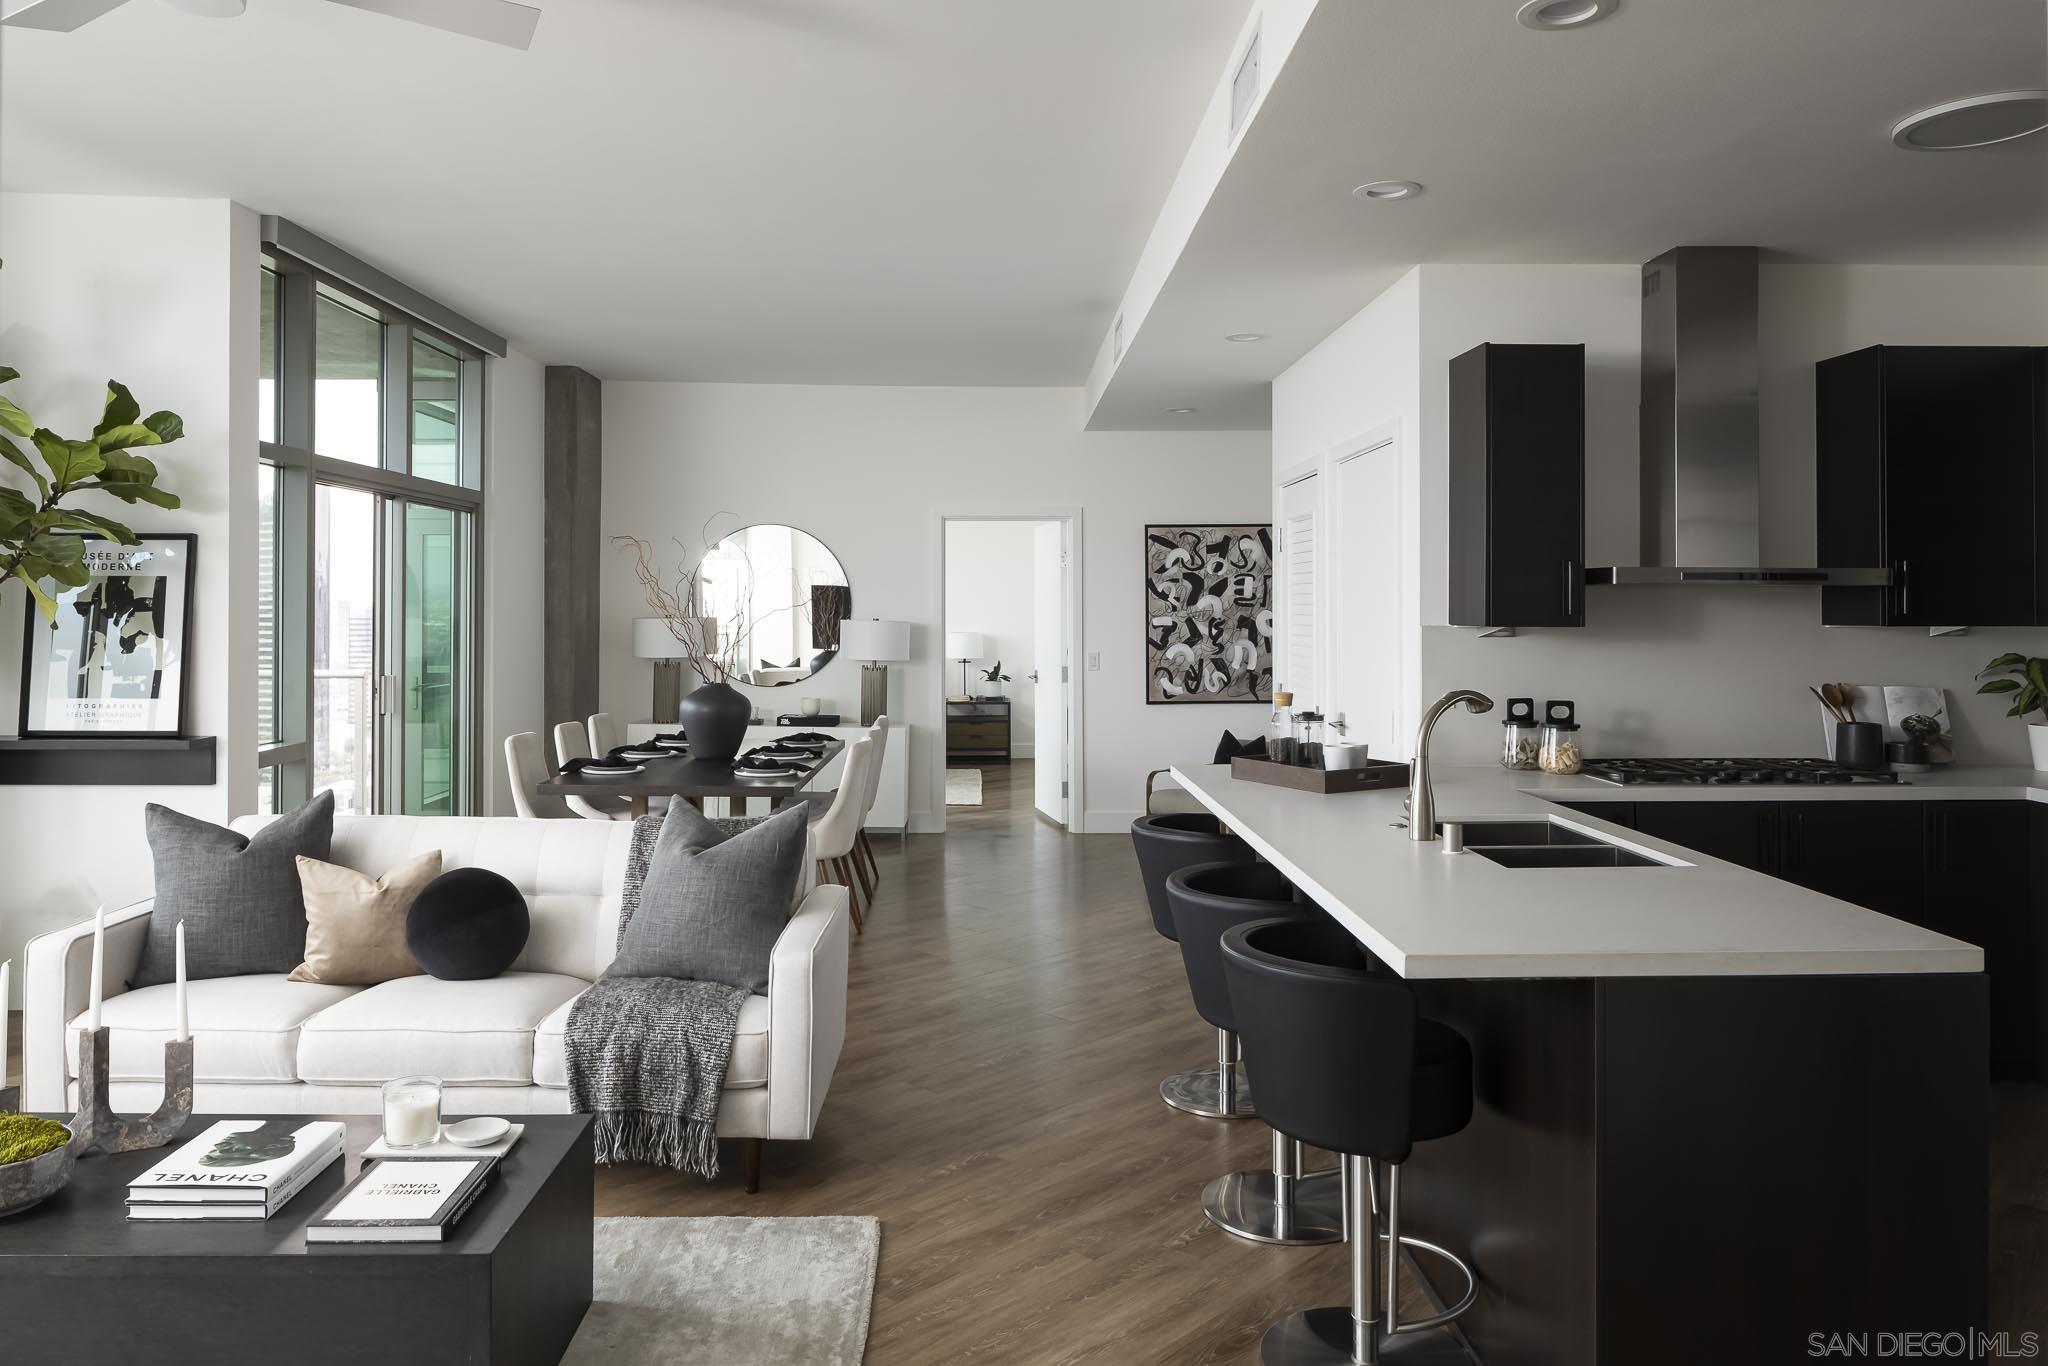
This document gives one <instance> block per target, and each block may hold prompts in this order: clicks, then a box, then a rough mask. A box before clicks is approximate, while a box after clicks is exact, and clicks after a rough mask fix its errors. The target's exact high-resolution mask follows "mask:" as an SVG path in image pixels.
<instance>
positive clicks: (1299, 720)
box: [1294, 711, 1323, 768]
mask: <svg viewBox="0 0 2048 1366" xmlns="http://www.w3.org/2000/svg"><path fill="white" fill-rule="evenodd" d="M1294 762H1295V763H1297V764H1300V765H1301V766H1302V767H1303V768H1321V767H1322V766H1323V714H1322V713H1321V712H1319V711H1304V712H1298V713H1296V715H1295V718H1294Z"/></svg>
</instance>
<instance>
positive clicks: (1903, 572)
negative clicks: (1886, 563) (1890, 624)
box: [1899, 560, 1913, 617]
mask: <svg viewBox="0 0 2048 1366" xmlns="http://www.w3.org/2000/svg"><path fill="white" fill-rule="evenodd" d="M1911 568H1912V565H1910V564H1908V563H1907V562H1906V561H1904V560H1900V561H1899V615H1900V616H1902V617H1910V616H1912V615H1913V581H1912V578H1911V577H1910V576H1909V575H1908V573H1907V571H1908V570H1910V569H1911Z"/></svg>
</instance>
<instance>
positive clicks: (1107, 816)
mask: <svg viewBox="0 0 2048 1366" xmlns="http://www.w3.org/2000/svg"><path fill="white" fill-rule="evenodd" d="M1144 814H1145V813H1144V812H1142V811H1090V812H1087V813H1086V814H1084V815H1083V816H1082V818H1081V833H1082V834H1084V835H1121V834H1124V833H1125V832H1126V831H1128V830H1129V829H1130V828H1131V822H1132V821H1134V820H1136V819H1138V817H1140V816H1142V815H1144Z"/></svg>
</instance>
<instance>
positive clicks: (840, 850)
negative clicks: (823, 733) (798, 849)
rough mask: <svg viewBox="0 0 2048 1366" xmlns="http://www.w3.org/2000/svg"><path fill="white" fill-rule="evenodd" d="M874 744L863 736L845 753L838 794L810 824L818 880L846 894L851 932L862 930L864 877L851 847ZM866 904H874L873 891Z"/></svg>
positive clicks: (864, 804) (863, 805) (857, 831)
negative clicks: (841, 887)
mask: <svg viewBox="0 0 2048 1366" xmlns="http://www.w3.org/2000/svg"><path fill="white" fill-rule="evenodd" d="M875 753H876V751H875V742H874V741H873V740H870V739H869V738H868V737H867V736H865V735H863V736H862V737H861V738H860V739H858V740H855V741H854V742H853V744H852V745H851V746H850V747H849V748H848V749H847V751H846V771H845V772H843V773H841V774H840V775H839V791H838V792H836V793H834V794H833V797H832V804H831V805H830V806H829V807H827V808H825V814H824V815H822V816H820V817H818V819H817V820H815V821H813V822H812V823H811V856H812V857H813V858H815V859H816V860H817V863H818V880H819V881H821V882H837V883H839V884H841V885H842V886H844V887H845V888H846V889H847V891H848V892H849V894H850V895H849V896H848V897H847V904H848V908H849V909H850V910H851V911H852V912H853V931H854V933H855V934H860V933H862V932H863V930H864V926H863V925H862V920H861V904H860V903H861V894H862V889H863V887H865V886H866V880H867V875H866V873H865V872H864V871H863V870H861V868H860V866H859V865H858V864H857V863H855V862H854V859H853V846H854V843H855V842H856V840H857V838H858V837H859V835H860V823H861V818H862V817H863V816H865V815H866V807H867V801H866V795H867V791H868V769H869V767H870V766H871V765H873V764H874V763H875ZM868 904H869V905H870V906H872V905H873V904H874V895H873V891H872V889H869V891H868Z"/></svg>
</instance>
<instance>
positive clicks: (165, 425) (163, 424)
mask: <svg viewBox="0 0 2048 1366" xmlns="http://www.w3.org/2000/svg"><path fill="white" fill-rule="evenodd" d="M142 425H143V426H145V427H147V428H149V429H150V430H151V431H153V432H155V433H156V439H157V440H159V441H176V440H177V439H178V438H179V437H181V436H183V435H184V434H185V419H184V418H182V417H179V416H178V415H177V414H176V413H173V412H170V411H168V410H166V411H163V412H155V413H151V414H150V415H149V416H148V417H145V418H144V419H142Z"/></svg>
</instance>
